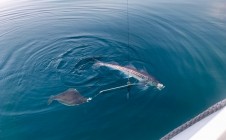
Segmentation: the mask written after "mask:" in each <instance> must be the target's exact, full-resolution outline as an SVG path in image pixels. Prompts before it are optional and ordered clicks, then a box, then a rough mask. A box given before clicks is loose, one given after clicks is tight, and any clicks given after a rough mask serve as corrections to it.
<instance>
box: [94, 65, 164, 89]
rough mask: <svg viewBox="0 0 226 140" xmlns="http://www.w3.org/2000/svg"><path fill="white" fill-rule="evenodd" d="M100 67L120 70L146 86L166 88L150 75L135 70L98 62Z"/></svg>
mask: <svg viewBox="0 0 226 140" xmlns="http://www.w3.org/2000/svg"><path fill="white" fill-rule="evenodd" d="M96 65H98V66H105V67H108V68H111V69H115V70H118V71H120V72H122V73H123V74H124V75H126V76H129V77H133V78H135V79H137V80H138V81H139V82H141V83H144V84H145V85H150V86H155V87H156V88H157V89H158V90H162V89H163V88H164V87H165V86H164V85H163V84H161V83H160V82H159V81H157V80H156V79H155V78H154V77H152V76H151V75H149V74H146V73H142V72H139V71H137V70H136V69H133V68H128V67H123V66H120V65H116V64H110V63H104V62H100V61H98V62H96Z"/></svg>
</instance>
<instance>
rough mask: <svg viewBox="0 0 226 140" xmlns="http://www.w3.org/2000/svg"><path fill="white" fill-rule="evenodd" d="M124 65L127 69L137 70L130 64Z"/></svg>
mask: <svg viewBox="0 0 226 140" xmlns="http://www.w3.org/2000/svg"><path fill="white" fill-rule="evenodd" d="M125 67H127V68H129V69H133V70H137V68H136V67H135V66H133V65H132V64H129V65H126V66H125Z"/></svg>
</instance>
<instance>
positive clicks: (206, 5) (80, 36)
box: [0, 0, 226, 140]
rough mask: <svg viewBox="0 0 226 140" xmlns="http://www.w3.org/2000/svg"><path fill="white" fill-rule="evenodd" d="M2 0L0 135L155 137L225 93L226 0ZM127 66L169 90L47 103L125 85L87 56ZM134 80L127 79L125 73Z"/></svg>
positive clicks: (69, 139)
mask: <svg viewBox="0 0 226 140" xmlns="http://www.w3.org/2000/svg"><path fill="white" fill-rule="evenodd" d="M126 8H127V5H126V0H123V1H122V0H38V1H34V0H18V1H13V0H1V1H0V89H1V91H0V139H1V140H31V139H32V140H63V139H64V140H124V139H127V140H157V139H159V138H161V137H162V136H163V135H165V134H166V133H167V132H169V131H170V130H172V129H173V128H175V127H177V126H179V125H180V124H182V123H183V122H185V121H187V120H188V119H190V118H192V117H194V116H195V115H197V114H198V113H200V112H201V111H203V110H204V109H206V108H207V107H209V106H211V105H213V104H214V103H216V102H218V101H220V100H222V99H224V98H225V97H226V91H225V86H226V14H225V13H226V1H225V0H214V1H213V0H191V1H187V0H168V1H167V0H141V1H138V0H129V24H130V26H129V32H130V43H129V44H130V45H129V46H128V45H127V43H128V42H127V33H128V24H127V10H126ZM97 56H98V59H99V60H101V61H103V62H109V63H118V64H120V65H122V66H128V65H130V66H131V65H132V66H134V67H136V68H137V69H138V70H144V71H146V72H148V73H150V74H151V75H152V76H154V77H155V78H156V79H158V80H159V81H160V82H162V83H163V84H164V85H165V86H166V87H165V89H163V90H162V91H158V90H156V89H155V88H153V87H150V88H148V89H146V90H142V89H141V88H139V87H133V88H132V89H131V96H130V98H129V99H127V98H126V94H127V90H126V89H121V90H115V91H112V92H109V93H107V94H102V95H99V96H97V97H96V98H95V99H93V100H92V101H91V102H89V103H86V104H82V105H79V106H74V107H68V106H64V105H62V104H59V103H57V102H53V103H52V104H51V105H47V100H48V98H49V97H50V96H51V95H55V94H58V93H60V92H63V91H65V90H67V89H68V88H76V89H77V90H79V91H80V93H81V94H82V95H83V96H85V97H93V96H94V95H96V94H97V93H98V92H99V91H100V90H103V89H106V88H111V87H115V86H120V85H124V84H125V83H126V82H127V79H126V77H124V76H123V75H122V74H120V73H119V72H117V71H114V70H109V69H107V68H97V67H95V66H93V63H92V62H91V61H90V60H91V59H88V58H91V57H97ZM132 80H133V81H134V79H132Z"/></svg>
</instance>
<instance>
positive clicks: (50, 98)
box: [48, 95, 54, 105]
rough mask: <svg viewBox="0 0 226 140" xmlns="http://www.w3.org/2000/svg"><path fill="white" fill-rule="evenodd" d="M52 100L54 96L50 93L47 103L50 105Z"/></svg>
mask: <svg viewBox="0 0 226 140" xmlns="http://www.w3.org/2000/svg"><path fill="white" fill-rule="evenodd" d="M53 100H54V96H53V95H51V96H50V97H49V100H48V105H50V104H51V103H52V102H53Z"/></svg>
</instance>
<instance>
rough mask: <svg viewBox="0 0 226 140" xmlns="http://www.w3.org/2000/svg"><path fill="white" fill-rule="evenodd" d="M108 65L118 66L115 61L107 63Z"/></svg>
mask: <svg viewBox="0 0 226 140" xmlns="http://www.w3.org/2000/svg"><path fill="white" fill-rule="evenodd" d="M109 64H113V65H119V64H118V63H117V62H115V61H111V62H109Z"/></svg>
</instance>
